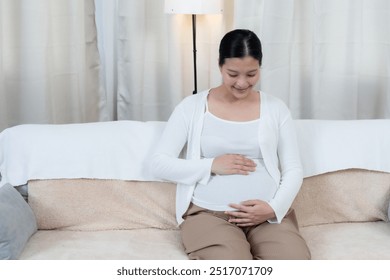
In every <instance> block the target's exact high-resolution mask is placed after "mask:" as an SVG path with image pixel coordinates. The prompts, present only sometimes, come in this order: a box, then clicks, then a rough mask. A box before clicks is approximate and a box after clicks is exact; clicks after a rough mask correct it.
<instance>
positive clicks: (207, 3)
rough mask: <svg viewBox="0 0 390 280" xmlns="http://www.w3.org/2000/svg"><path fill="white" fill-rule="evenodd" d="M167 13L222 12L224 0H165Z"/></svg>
mask: <svg viewBox="0 0 390 280" xmlns="http://www.w3.org/2000/svg"><path fill="white" fill-rule="evenodd" d="M164 10H165V13H167V14H220V13H222V11H223V0H165V8H164Z"/></svg>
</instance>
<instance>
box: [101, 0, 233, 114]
mask: <svg viewBox="0 0 390 280" xmlns="http://www.w3.org/2000/svg"><path fill="white" fill-rule="evenodd" d="M226 2H227V4H226V6H227V7H229V6H231V7H232V4H229V3H233V2H232V1H231V0H230V1H229V0H228V1H226ZM96 8H97V22H98V30H99V32H98V34H99V41H100V45H99V48H100V50H101V52H102V53H104V54H106V57H105V59H104V62H105V63H104V64H105V80H104V83H105V88H106V92H107V96H109V99H110V100H111V101H112V104H114V107H113V108H112V109H111V112H112V114H111V115H112V117H113V118H114V119H120V120H121V119H132V120H143V121H147V120H166V119H167V118H168V117H169V115H170V114H171V112H172V110H173V108H174V106H175V105H176V104H177V103H179V102H180V100H182V99H183V98H184V97H185V96H187V95H190V94H192V91H193V90H194V81H193V48H192V25H191V15H168V14H165V13H164V1H163V0H159V1H156V0H117V1H104V0H96ZM228 18H231V17H224V16H223V15H208V16H203V15H199V16H198V17H197V64H198V70H197V74H198V90H200V89H206V88H208V87H209V86H210V85H211V84H212V85H217V84H218V83H219V81H220V77H219V70H218V66H217V57H218V43H219V40H220V39H221V34H223V33H224V32H225V30H226V28H225V25H227V24H228V23H227V21H228ZM99 22H101V23H103V24H99ZM107 57H109V59H107Z"/></svg>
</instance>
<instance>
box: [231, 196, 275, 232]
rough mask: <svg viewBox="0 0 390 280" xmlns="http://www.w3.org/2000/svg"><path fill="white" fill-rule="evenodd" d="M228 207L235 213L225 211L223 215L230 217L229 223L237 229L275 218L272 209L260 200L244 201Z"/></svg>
mask: <svg viewBox="0 0 390 280" xmlns="http://www.w3.org/2000/svg"><path fill="white" fill-rule="evenodd" d="M229 206H230V207H232V208H234V209H237V211H226V212H225V214H227V215H229V216H230V219H229V222H231V223H235V224H236V225H237V226H239V227H247V226H254V225H258V224H261V223H264V222H265V221H267V220H269V219H273V218H275V212H274V210H273V209H272V207H271V206H270V205H269V204H268V203H267V202H265V201H262V200H258V199H256V200H246V201H243V202H241V203H240V204H235V203H232V204H229Z"/></svg>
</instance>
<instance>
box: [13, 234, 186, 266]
mask: <svg viewBox="0 0 390 280" xmlns="http://www.w3.org/2000/svg"><path fill="white" fill-rule="evenodd" d="M20 259H23V260H33V259H35V260H48V259H53V260H163V259H166V260H167V259H173V260H181V259H183V260H185V259H188V257H187V254H186V253H185V252H184V248H183V246H182V243H181V239H180V231H179V230H161V229H154V228H148V229H135V230H101V231H68V230H39V231H38V232H37V233H36V234H34V236H32V238H31V239H30V241H29V242H28V244H27V246H26V248H25V250H24V251H23V252H22V254H21V255H20Z"/></svg>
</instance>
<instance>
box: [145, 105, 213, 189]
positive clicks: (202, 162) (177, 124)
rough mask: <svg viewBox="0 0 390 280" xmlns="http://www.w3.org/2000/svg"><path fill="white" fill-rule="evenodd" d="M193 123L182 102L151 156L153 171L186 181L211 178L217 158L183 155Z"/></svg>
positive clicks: (179, 181)
mask: <svg viewBox="0 0 390 280" xmlns="http://www.w3.org/2000/svg"><path fill="white" fill-rule="evenodd" d="M190 125H191V122H190V119H189V116H188V112H185V110H184V109H183V106H180V104H179V105H178V106H177V107H176V108H175V110H174V111H173V113H172V115H171V117H170V118H169V120H168V122H167V124H166V127H165V129H164V132H163V134H162V136H161V138H160V140H159V143H158V146H157V150H156V153H155V154H154V155H153V156H152V159H151V171H152V173H153V174H154V176H155V177H156V178H158V179H162V180H167V181H171V182H176V183H181V184H185V185H193V184H195V183H198V182H199V183H202V184H206V183H207V182H208V181H209V179H210V176H211V165H212V162H213V160H214V159H212V158H204V159H201V158H187V159H183V158H181V157H180V154H181V153H182V151H183V148H184V147H185V145H186V144H187V142H188V137H189V135H190V132H189V131H190Z"/></svg>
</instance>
